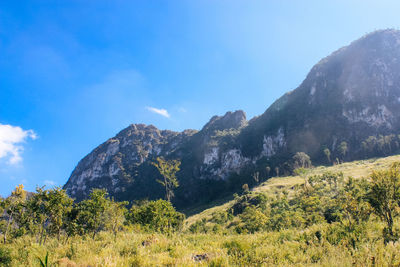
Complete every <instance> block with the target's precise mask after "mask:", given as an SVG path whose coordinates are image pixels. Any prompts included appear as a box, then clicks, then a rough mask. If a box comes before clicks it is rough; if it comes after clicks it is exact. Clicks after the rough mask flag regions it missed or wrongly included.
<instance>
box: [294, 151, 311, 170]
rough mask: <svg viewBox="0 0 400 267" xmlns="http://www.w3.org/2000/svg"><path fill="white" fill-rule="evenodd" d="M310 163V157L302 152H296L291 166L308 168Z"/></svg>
mask: <svg viewBox="0 0 400 267" xmlns="http://www.w3.org/2000/svg"><path fill="white" fill-rule="evenodd" d="M311 166H312V165H311V159H310V156H308V155H307V154H306V153H304V152H297V153H296V154H295V155H294V156H293V168H294V169H297V168H310V167H311Z"/></svg>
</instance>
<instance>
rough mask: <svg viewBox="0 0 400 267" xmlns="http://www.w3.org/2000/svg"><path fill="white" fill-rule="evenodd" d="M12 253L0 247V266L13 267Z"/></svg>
mask: <svg viewBox="0 0 400 267" xmlns="http://www.w3.org/2000/svg"><path fill="white" fill-rule="evenodd" d="M11 261H12V257H11V251H10V249H8V248H5V247H0V266H11Z"/></svg>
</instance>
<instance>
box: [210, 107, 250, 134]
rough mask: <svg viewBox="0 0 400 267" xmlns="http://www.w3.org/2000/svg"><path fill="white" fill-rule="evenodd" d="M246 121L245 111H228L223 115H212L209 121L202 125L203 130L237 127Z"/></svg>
mask: <svg viewBox="0 0 400 267" xmlns="http://www.w3.org/2000/svg"><path fill="white" fill-rule="evenodd" d="M246 123H247V120H246V113H245V112H244V111H243V110H237V111H234V112H231V111H228V112H226V113H225V115H224V116H213V117H212V118H211V119H210V121H209V122H208V123H207V124H206V125H205V126H204V127H203V129H202V131H204V130H214V131H215V130H219V131H223V130H226V129H239V128H241V127H243V126H245V125H246Z"/></svg>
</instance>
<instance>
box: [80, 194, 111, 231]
mask: <svg viewBox="0 0 400 267" xmlns="http://www.w3.org/2000/svg"><path fill="white" fill-rule="evenodd" d="M112 203H113V202H112V200H110V199H109V198H108V194H107V191H106V190H104V189H94V190H93V191H92V193H91V194H90V196H89V199H86V200H84V201H82V202H80V203H79V204H78V207H77V208H78V216H77V221H78V224H79V225H80V228H81V229H80V232H83V233H87V234H92V236H93V238H94V237H95V236H96V234H97V233H98V232H99V231H101V230H104V229H106V225H107V224H108V222H107V220H106V219H107V218H108V216H107V215H108V214H109V213H108V212H110V211H112V209H113V208H114V207H113V205H112Z"/></svg>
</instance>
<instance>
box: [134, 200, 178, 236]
mask: <svg viewBox="0 0 400 267" xmlns="http://www.w3.org/2000/svg"><path fill="white" fill-rule="evenodd" d="M127 217H128V220H129V221H130V222H131V223H132V224H139V225H141V226H143V227H144V228H146V229H148V230H152V231H156V232H161V233H169V232H172V231H177V230H180V229H181V228H182V226H183V221H184V219H185V215H184V214H182V213H180V212H177V211H176V210H175V208H174V207H173V206H172V204H171V202H169V201H165V200H162V199H160V200H157V201H149V202H146V203H143V204H142V205H140V206H137V205H133V206H132V208H131V209H130V212H129V214H128V216H127Z"/></svg>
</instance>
